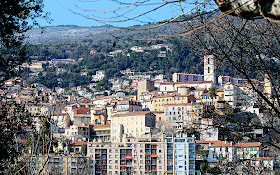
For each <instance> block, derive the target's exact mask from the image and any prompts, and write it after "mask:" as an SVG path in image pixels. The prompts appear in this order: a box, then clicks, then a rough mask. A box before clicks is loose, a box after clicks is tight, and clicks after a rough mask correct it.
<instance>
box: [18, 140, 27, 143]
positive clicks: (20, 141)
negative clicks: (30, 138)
mask: <svg viewBox="0 0 280 175" xmlns="http://www.w3.org/2000/svg"><path fill="white" fill-rule="evenodd" d="M16 142H17V143H27V140H16Z"/></svg>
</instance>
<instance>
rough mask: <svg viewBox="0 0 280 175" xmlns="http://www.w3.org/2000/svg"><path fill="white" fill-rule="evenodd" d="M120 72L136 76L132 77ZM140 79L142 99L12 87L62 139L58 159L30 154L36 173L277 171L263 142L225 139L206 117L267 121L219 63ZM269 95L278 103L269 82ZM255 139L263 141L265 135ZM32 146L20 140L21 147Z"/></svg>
mask: <svg viewBox="0 0 280 175" xmlns="http://www.w3.org/2000/svg"><path fill="white" fill-rule="evenodd" d="M134 49H136V50H139V49H141V48H134ZM55 61H56V60H54V64H55ZM66 61H67V62H68V61H69V60H66ZM122 73H123V74H127V75H128V77H131V76H134V72H133V71H132V70H126V71H122ZM103 77H104V71H98V72H97V74H96V75H95V76H94V77H93V78H95V79H98V80H101V79H102V78H103ZM136 78H137V80H138V81H137V86H136V87H135V88H136V89H137V90H138V91H137V95H130V96H129V95H125V94H124V93H120V92H119V93H116V94H109V96H104V95H99V96H95V97H94V98H85V97H83V96H82V95H80V96H73V95H66V94H64V93H57V92H54V91H53V90H51V89H48V88H46V87H44V86H42V85H39V84H33V85H32V86H28V85H26V84H25V81H24V80H22V79H14V80H9V81H7V82H6V83H5V86H6V89H7V92H8V93H7V95H8V97H10V98H9V99H13V100H14V101H15V102H16V103H20V104H25V105H26V109H27V110H28V111H29V112H30V114H31V115H32V117H33V118H34V125H35V127H36V129H37V130H38V131H39V130H40V129H41V128H42V125H43V124H44V122H43V121H44V120H47V121H48V122H49V123H50V130H51V136H52V137H53V138H54V139H55V140H57V145H56V146H55V147H54V148H53V151H52V153H49V152H48V153H49V154H46V153H47V151H46V152H45V153H44V152H41V153H40V154H39V155H38V154H37V155H32V152H30V151H29V152H28V151H27V153H26V154H25V160H26V161H27V162H31V163H33V164H32V167H33V168H32V173H39V172H40V171H41V172H44V173H47V172H58V173H59V174H73V173H78V174H79V173H80V174H96V175H99V174H100V175H104V174H109V175H116V174H122V175H124V174H139V175H144V174H161V175H164V174H174V175H175V174H176V175H181V174H186V175H197V174H201V172H204V171H205V169H208V170H209V169H214V168H218V169H222V167H223V166H225V165H226V166H229V164H230V163H236V170H238V166H239V167H240V168H241V170H240V172H242V168H244V167H245V166H246V167H247V166H253V167H254V168H256V167H257V168H256V170H257V169H263V170H266V172H267V173H270V172H272V171H273V170H274V169H275V168H276V166H275V165H276V164H275V163H276V162H277V161H278V160H277V159H276V157H273V156H264V155H266V154H264V149H263V148H265V145H263V144H262V143H261V142H258V141H254V140H253V139H250V138H248V139H244V140H242V141H240V142H233V141H232V140H227V139H228V138H227V135H225V133H224V131H222V130H221V129H220V128H219V127H217V126H216V125H215V123H214V122H215V121H214V119H213V118H211V117H206V114H205V111H206V112H207V109H208V107H209V108H211V109H212V112H213V111H214V112H215V114H216V116H224V115H226V114H229V113H232V112H233V111H234V109H236V108H241V109H242V110H244V111H246V112H249V113H251V114H252V115H256V116H261V115H262V114H261V112H260V110H259V108H258V107H257V106H255V104H256V100H257V95H256V93H255V92H254V91H253V89H252V86H251V85H250V84H248V82H247V81H246V80H244V79H237V78H231V77H227V76H220V77H218V78H217V77H216V75H215V58H214V57H213V56H205V57H204V74H203V75H194V74H185V73H174V75H173V82H167V81H166V80H164V77H163V76H162V77H160V76H158V79H157V80H154V81H152V80H150V79H149V78H145V77H144V78H143V77H136ZM255 81H256V82H257V80H255ZM213 87H216V88H213ZM264 92H266V93H267V94H268V95H270V96H272V88H271V85H270V84H269V82H266V79H265V83H264ZM1 93H4V91H2V92H1ZM213 94H214V95H213ZM208 112H209V111H208ZM259 118H261V117H259ZM192 129H193V130H195V131H193V132H192V131H190V130H192ZM252 132H253V134H255V135H256V136H257V137H262V136H263V135H264V131H263V130H262V129H259V130H254V131H252ZM227 134H228V133H227ZM229 134H230V133H229ZM26 140H27V137H17V139H16V141H17V143H18V144H24V143H26V142H27V141H26ZM202 165H205V166H206V168H205V169H204V168H203V166H202ZM209 171H210V170H209ZM241 174H242V173H241Z"/></svg>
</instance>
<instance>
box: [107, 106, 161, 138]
mask: <svg viewBox="0 0 280 175" xmlns="http://www.w3.org/2000/svg"><path fill="white" fill-rule="evenodd" d="M155 118H156V117H155V114H153V113H152V112H149V111H137V112H130V113H125V114H116V115H114V116H112V121H111V122H112V124H111V140H112V141H121V139H122V135H123V134H124V133H125V134H127V135H129V136H131V137H141V136H142V135H144V134H148V133H150V132H151V130H152V129H153V128H154V127H155V125H156V119H155Z"/></svg>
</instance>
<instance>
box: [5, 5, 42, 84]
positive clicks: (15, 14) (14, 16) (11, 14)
mask: <svg viewBox="0 0 280 175" xmlns="http://www.w3.org/2000/svg"><path fill="white" fill-rule="evenodd" d="M42 6H43V4H42V1H41V0H29V1H26V0H9V1H1V6H0V10H1V13H0V20H1V23H0V42H1V51H0V76H1V79H0V83H3V82H4V81H5V80H6V79H9V78H11V77H13V76H14V75H16V74H17V72H16V70H15V67H16V66H19V65H21V64H22V63H23V61H25V60H26V57H25V49H24V39H25V32H26V31H27V30H29V29H31V28H32V26H33V25H36V24H37V21H36V17H39V16H41V14H42Z"/></svg>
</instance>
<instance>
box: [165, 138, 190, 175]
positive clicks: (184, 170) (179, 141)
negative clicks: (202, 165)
mask: <svg viewBox="0 0 280 175" xmlns="http://www.w3.org/2000/svg"><path fill="white" fill-rule="evenodd" d="M165 140H166V143H167V151H166V152H167V162H166V163H167V172H166V173H165V174H174V175H177V174H186V175H195V137H185V136H183V137H182V136H177V137H166V138H165Z"/></svg>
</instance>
